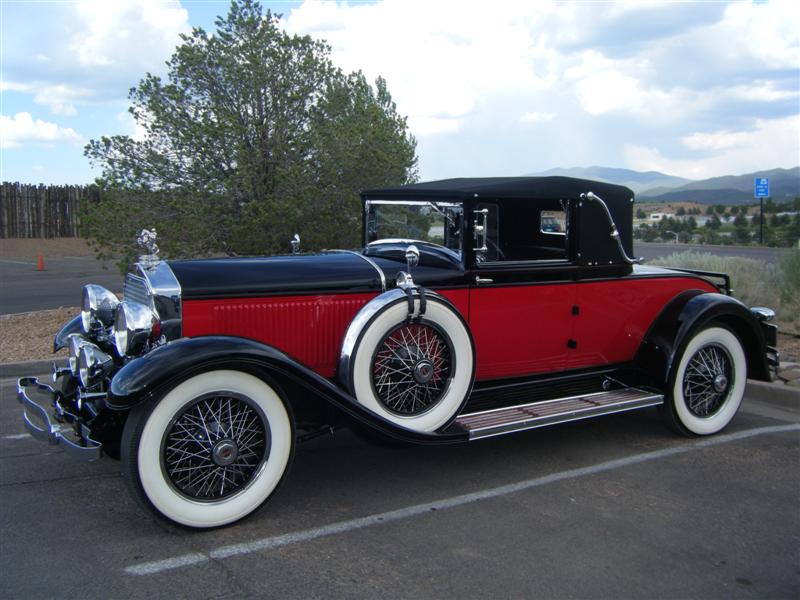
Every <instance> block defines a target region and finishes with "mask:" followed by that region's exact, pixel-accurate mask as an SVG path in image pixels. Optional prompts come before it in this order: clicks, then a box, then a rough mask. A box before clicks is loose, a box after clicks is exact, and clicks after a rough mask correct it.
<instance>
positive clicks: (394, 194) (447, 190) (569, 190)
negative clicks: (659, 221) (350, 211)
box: [361, 177, 633, 206]
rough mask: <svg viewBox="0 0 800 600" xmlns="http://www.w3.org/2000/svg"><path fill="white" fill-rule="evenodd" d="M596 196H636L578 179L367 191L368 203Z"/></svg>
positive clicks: (468, 180) (459, 182)
mask: <svg viewBox="0 0 800 600" xmlns="http://www.w3.org/2000/svg"><path fill="white" fill-rule="evenodd" d="M585 192H594V193H595V194H597V195H598V196H600V197H601V198H602V199H603V200H605V202H606V204H608V205H609V206H611V205H612V204H616V203H617V202H628V203H629V202H630V201H631V199H632V198H633V192H632V191H631V190H630V189H629V188H626V187H625V186H621V185H614V184H611V183H603V182H600V181H592V180H590V179H576V178H574V177H460V178H455V179H440V180H438V181H426V182H424V183H413V184H410V185H402V186H398V187H390V188H378V189H372V190H365V191H363V192H362V193H361V196H362V197H363V198H365V199H367V198H370V199H378V198H381V199H387V200H391V199H399V198H401V197H402V198H411V197H414V196H421V197H426V198H431V197H438V198H453V199H456V198H457V199H464V198H530V199H532V200H536V199H548V200H552V199H554V198H577V197H578V196H580V195H581V194H583V193H585Z"/></svg>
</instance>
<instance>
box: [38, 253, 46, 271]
mask: <svg viewBox="0 0 800 600" xmlns="http://www.w3.org/2000/svg"><path fill="white" fill-rule="evenodd" d="M36 270H37V271H44V257H42V255H41V254H40V255H39V258H38V259H36Z"/></svg>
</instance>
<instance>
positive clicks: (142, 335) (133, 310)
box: [114, 300, 158, 356]
mask: <svg viewBox="0 0 800 600" xmlns="http://www.w3.org/2000/svg"><path fill="white" fill-rule="evenodd" d="M157 324H158V317H157V316H156V314H155V313H154V312H153V311H152V310H150V308H149V307H147V306H145V305H144V304H139V303H138V302H131V301H129V300H123V301H122V302H120V303H119V306H118V307H117V314H116V316H115V318H114V345H115V346H116V347H117V352H118V353H119V355H120V356H127V355H129V354H138V353H139V352H140V351H141V350H142V349H143V348H144V346H145V344H146V343H147V341H148V340H149V339H150V336H151V335H152V334H153V329H154V328H155V327H156V325H157Z"/></svg>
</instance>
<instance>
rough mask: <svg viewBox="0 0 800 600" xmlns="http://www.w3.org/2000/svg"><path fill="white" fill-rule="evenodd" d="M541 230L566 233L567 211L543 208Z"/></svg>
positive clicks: (540, 218) (560, 233) (541, 231)
mask: <svg viewBox="0 0 800 600" xmlns="http://www.w3.org/2000/svg"><path fill="white" fill-rule="evenodd" d="M539 215H540V216H539V232H540V233H554V234H557V235H566V233H567V213H566V212H564V211H563V210H543V211H542V212H540V213H539Z"/></svg>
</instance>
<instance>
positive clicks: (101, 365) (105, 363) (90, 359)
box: [78, 342, 114, 388]
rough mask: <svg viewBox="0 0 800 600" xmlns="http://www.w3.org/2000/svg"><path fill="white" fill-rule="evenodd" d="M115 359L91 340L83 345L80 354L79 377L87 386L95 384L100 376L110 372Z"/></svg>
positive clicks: (82, 383)
mask: <svg viewBox="0 0 800 600" xmlns="http://www.w3.org/2000/svg"><path fill="white" fill-rule="evenodd" d="M113 366H114V359H112V358H111V357H110V356H109V355H108V354H106V353H105V352H103V351H102V350H100V348H98V347H97V346H95V345H94V344H92V343H91V342H87V343H85V344H84V345H83V346H81V349H80V353H79V354H78V379H79V380H80V382H81V385H82V386H83V387H85V388H88V387H91V386H93V385H94V384H95V383H97V382H98V380H99V379H100V377H102V376H103V375H105V374H107V373H109V372H110V371H111V369H112V368H113Z"/></svg>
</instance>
